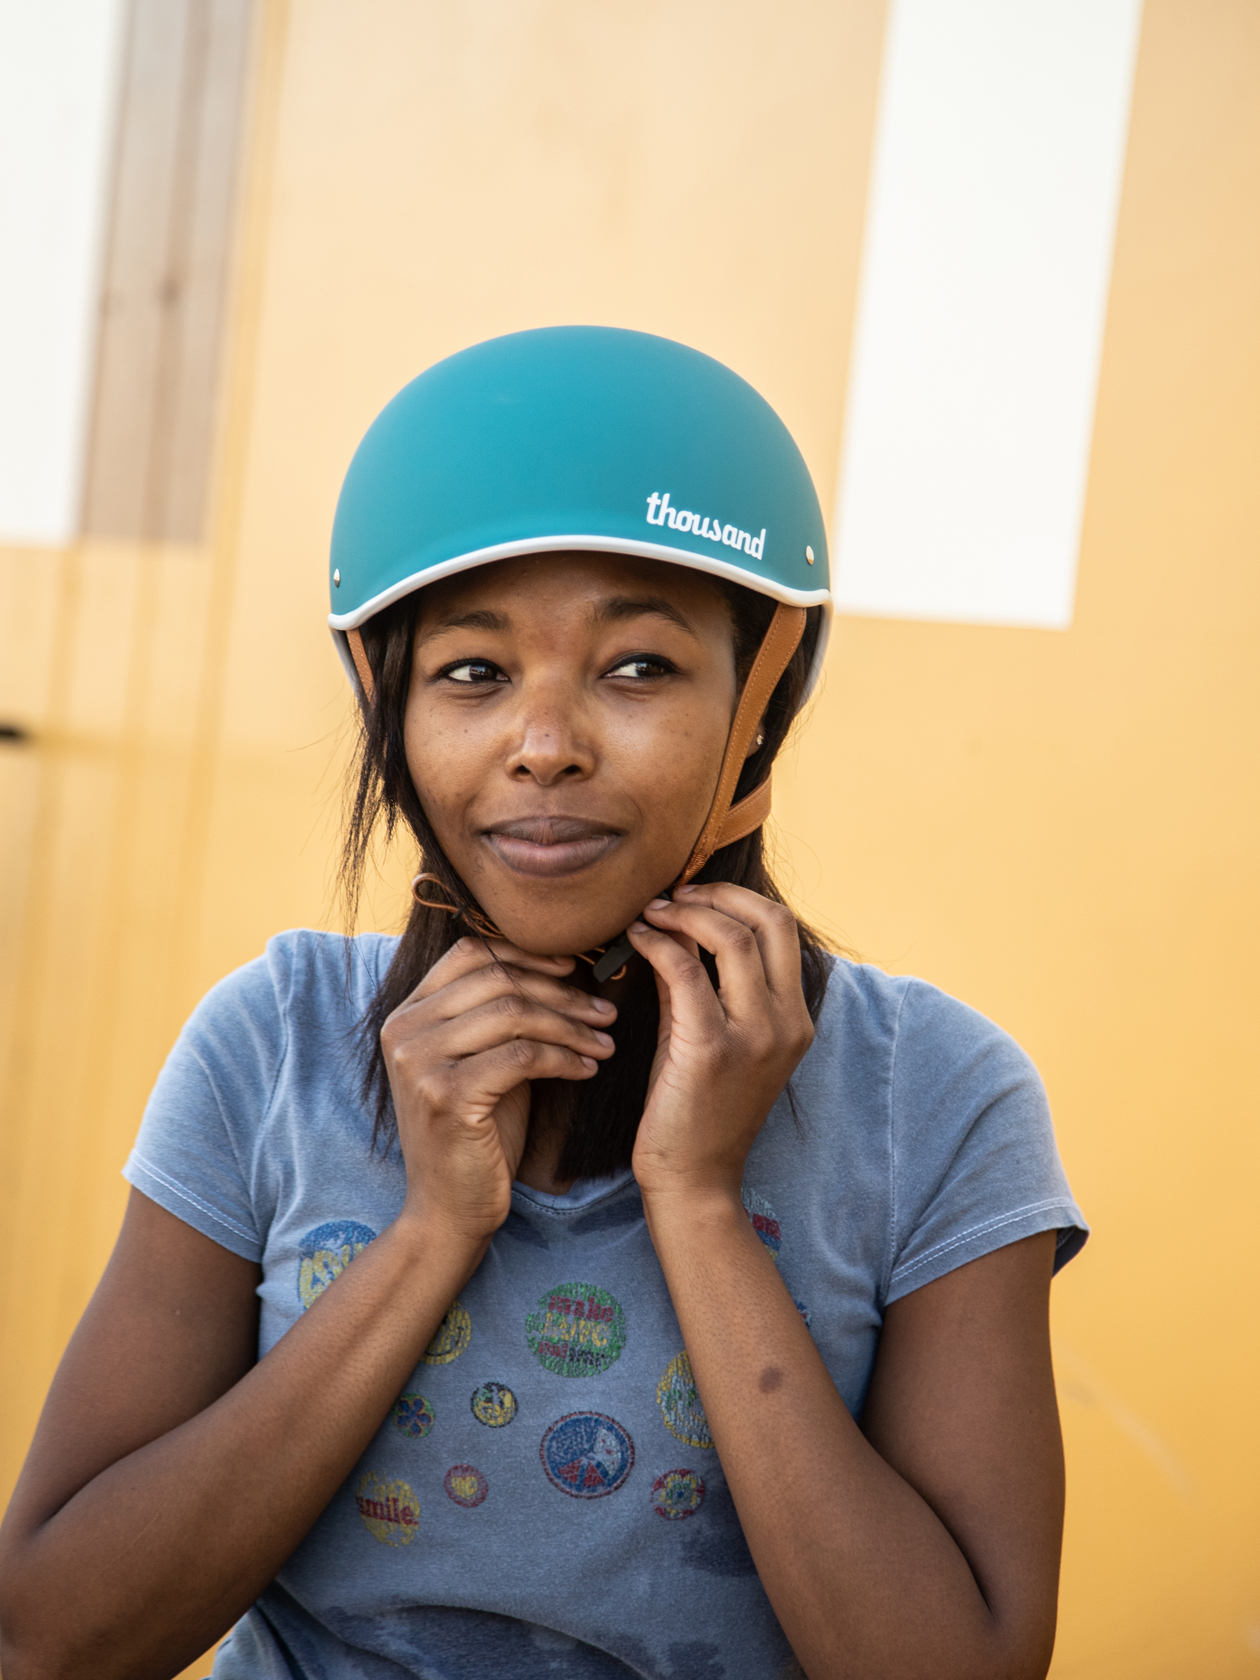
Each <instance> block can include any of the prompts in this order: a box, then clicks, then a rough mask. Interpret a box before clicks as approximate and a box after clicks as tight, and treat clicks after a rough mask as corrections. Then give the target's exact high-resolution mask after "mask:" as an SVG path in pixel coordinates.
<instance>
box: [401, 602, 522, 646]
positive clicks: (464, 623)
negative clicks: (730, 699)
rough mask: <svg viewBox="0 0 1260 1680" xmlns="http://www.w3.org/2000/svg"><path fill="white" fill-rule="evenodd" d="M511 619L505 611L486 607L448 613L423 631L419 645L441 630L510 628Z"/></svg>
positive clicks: (437, 634)
mask: <svg viewBox="0 0 1260 1680" xmlns="http://www.w3.org/2000/svg"><path fill="white" fill-rule="evenodd" d="M511 628H512V620H511V619H510V618H509V617H508V615H507V614H506V613H500V612H491V610H490V609H489V608H488V607H480V608H478V609H477V610H476V611H475V612H466V613H449V614H448V615H447V616H446V617H445V618H439V619H438V621H437V623H436V624H434V625H432V626H431V627H430V628H429V629H428V630H426V631H425V633H424V635H423V636H422V637H421V638H420V645H421V646H423V644H424V643H425V642H428V641H431V640H432V639H433V637H434V636H439V635H441V633H442V631H443V630H494V631H498V630H510V629H511Z"/></svg>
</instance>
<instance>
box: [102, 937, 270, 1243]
mask: <svg viewBox="0 0 1260 1680" xmlns="http://www.w3.org/2000/svg"><path fill="white" fill-rule="evenodd" d="M272 956H273V954H272V953H269V955H268V956H267V957H259V958H258V960H257V961H256V962H252V963H248V964H246V966H245V967H244V968H240V969H237V970H236V972H235V973H234V974H229V975H228V977H227V978H226V979H225V980H221V981H220V982H219V984H218V985H217V986H215V987H214V988H213V990H211V991H210V992H208V993H207V994H206V996H205V997H204V998H203V999H202V1000H201V1002H200V1003H199V1004H198V1005H197V1008H196V1009H195V1010H194V1011H193V1013H192V1015H191V1016H190V1017H189V1019H188V1022H187V1024H186V1025H185V1027H184V1030H183V1031H182V1032H181V1033H180V1035H179V1038H178V1039H177V1041H176V1043H175V1047H174V1049H173V1050H172V1051H171V1053H170V1055H169V1056H168V1057H167V1060H166V1065H165V1066H164V1067H163V1069H162V1071H161V1073H160V1074H159V1075H158V1079H157V1083H156V1085H155V1086H154V1088H153V1094H152V1096H151V1097H150V1098H149V1102H148V1106H147V1107H146V1109H145V1112H144V1118H143V1120H142V1121H141V1123H140V1132H139V1135H138V1137H137V1138H136V1146H135V1148H134V1149H133V1150H132V1152H131V1155H130V1156H129V1158H128V1160H127V1164H126V1166H125V1167H124V1168H123V1177H124V1178H125V1179H127V1181H128V1183H130V1184H133V1185H134V1186H135V1187H136V1189H137V1190H141V1191H143V1192H144V1194H145V1195H146V1196H148V1197H150V1198H151V1200H153V1201H155V1202H157V1203H158V1204H159V1206H161V1207H164V1208H165V1209H166V1210H167V1212H168V1213H173V1214H175V1216H176V1217H177V1218H179V1219H182V1220H184V1221H185V1223H186V1224H189V1225H192V1226H194V1227H195V1228H196V1229H197V1230H198V1231H200V1232H201V1233H202V1234H203V1235H204V1236H207V1237H210V1238H212V1239H213V1240H214V1241H215V1242H217V1243H219V1244H221V1245H222V1247H224V1248H228V1249H231V1251H232V1252H233V1253H234V1254H240V1255H242V1256H243V1257H244V1258H245V1259H247V1260H258V1259H260V1258H261V1257H262V1251H263V1239H264V1235H265V1233H263V1232H261V1231H260V1230H259V1228H258V1223H257V1220H256V1217H255V1210H254V1198H253V1195H252V1188H253V1186H252V1178H253V1166H254V1157H255V1154H256V1139H257V1137H258V1133H259V1129H260V1126H261V1122H262V1120H263V1117H264V1116H265V1114H266V1112H267V1108H268V1106H269V1104H270V1101H271V1096H272V1093H273V1091H274V1090H275V1086H276V1080H277V1078H278V1076H279V1073H280V1069H281V1066H282V1063H283V1060H284V1055H285V1048H286V1031H285V1018H284V1011H283V1008H282V1003H281V999H280V997H279V996H278V993H277V979H278V976H277V974H276V973H275V972H274V962H273V960H272Z"/></svg>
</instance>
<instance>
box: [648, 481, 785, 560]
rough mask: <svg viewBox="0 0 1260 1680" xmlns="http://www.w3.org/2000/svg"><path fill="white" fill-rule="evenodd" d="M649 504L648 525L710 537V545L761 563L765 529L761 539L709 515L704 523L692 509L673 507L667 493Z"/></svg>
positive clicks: (655, 495)
mask: <svg viewBox="0 0 1260 1680" xmlns="http://www.w3.org/2000/svg"><path fill="white" fill-rule="evenodd" d="M647 504H648V508H647V522H648V524H649V525H668V526H669V527H670V529H671V530H674V531H694V532H695V534H696V535H697V536H698V537H707V538H708V539H709V541H710V542H711V543H721V544H723V545H724V546H725V547H726V548H738V549H739V550H740V551H741V552H742V553H744V554H747V555H750V556H751V557H752V559H754V560H760V559H761V557H762V555H763V554H764V553H765V551H766V530H765V526H764V525H763V526H762V528H761V535H760V536H759V537H754V536H752V535H751V534H750V533H749V532H748V531H741V530H739V529H738V528H737V527H736V526H734V525H723V523H722V521H721V520H720V519H710V518H709V517H708V515H707V514H706V515H705V517H704V518H703V519H702V518H701V517H700V515H699V514H698V513H692V512H691V510H690V509H689V508H676V507H671V506H670V502H669V491H668V490H667V491H666V492H665V494H664V495H663V496H662V495H661V493H660V491H659V490H653V492H652V494H651V495H650V496H649V497H648V499H647Z"/></svg>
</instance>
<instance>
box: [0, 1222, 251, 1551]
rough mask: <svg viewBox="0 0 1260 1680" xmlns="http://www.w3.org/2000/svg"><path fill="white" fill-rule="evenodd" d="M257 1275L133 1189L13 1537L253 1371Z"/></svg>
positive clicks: (21, 1500) (35, 1448)
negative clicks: (111, 1466) (113, 1465)
mask: <svg viewBox="0 0 1260 1680" xmlns="http://www.w3.org/2000/svg"><path fill="white" fill-rule="evenodd" d="M260 1275H261V1274H260V1270H259V1267H258V1266H257V1265H256V1264H255V1263H254V1262H253V1261H250V1260H244V1259H242V1258H241V1256H240V1255H237V1254H233V1253H231V1252H230V1251H229V1250H228V1249H226V1248H222V1247H220V1246H219V1244H218V1243H215V1242H212V1241H211V1240H210V1238H209V1237H205V1236H202V1234H201V1233H200V1232H199V1231H196V1230H194V1229H193V1227H192V1226H191V1225H186V1224H185V1223H184V1222H183V1221H182V1220H180V1219H177V1218H176V1217H175V1216H174V1214H171V1213H167V1212H166V1210H165V1209H164V1208H161V1207H159V1206H158V1205H157V1203H156V1202H153V1201H150V1200H149V1198H148V1197H147V1196H145V1195H143V1194H141V1192H140V1191H138V1190H134V1189H133V1190H132V1192H131V1197H130V1200H129V1202H128V1204H127V1213H126V1217H125V1219H124V1221H123V1227H122V1231H121V1233H120V1235H119V1238H118V1242H117V1244H116V1246H115V1248H114V1252H113V1255H112V1256H111V1258H110V1261H109V1264H108V1266H107V1267H106V1269H105V1274H104V1276H103V1277H102V1278H101V1281H100V1283H99V1284H98V1286H97V1288H96V1291H95V1293H94V1294H93V1296H92V1299H91V1301H90V1302H89V1303H88V1307H87V1311H86V1312H85V1313H84V1315H83V1317H82V1319H81V1320H80V1322H79V1326H78V1328H77V1329H76V1331H75V1333H74V1335H73V1337H72V1338H71V1341H70V1345H69V1347H68V1348H67V1349H66V1352H65V1354H64V1356H63V1358H62V1360H61V1364H60V1365H59V1366H58V1369H57V1374H56V1376H55V1377H54V1379H53V1384H52V1387H51V1389H50V1390H49V1393H48V1398H47V1400H46V1401H45V1403H44V1409H43V1413H42V1415H41V1417H40V1420H39V1427H38V1428H37V1430H36V1432H35V1439H34V1442H33V1444H32V1446H31V1450H30V1453H29V1455H28V1457H27V1461H26V1465H25V1467H24V1469H23V1471H22V1475H21V1479H20V1480H19V1482H18V1486H17V1489H16V1491H15V1493H14V1496H13V1500H12V1503H11V1505H10V1507H9V1515H8V1517H7V1519H6V1525H5V1526H6V1529H8V1532H9V1533H10V1534H11V1535H12V1534H14V1532H15V1530H16V1531H17V1534H18V1535H20V1534H22V1533H29V1532H31V1531H32V1530H34V1529H35V1528H37V1527H39V1525H40V1524H41V1523H44V1522H46V1521H47V1520H48V1519H49V1518H50V1517H51V1516H53V1515H55V1513H56V1512H57V1511H59V1510H60V1509H61V1507H62V1506H63V1505H64V1504H65V1503H66V1502H67V1501H68V1500H69V1499H72V1498H73V1497H74V1495H75V1494H76V1493H77V1492H78V1491H79V1489H80V1488H82V1487H85V1486H86V1485H87V1483H88V1482H90V1481H91V1480H92V1479H93V1477H95V1476H98V1475H99V1474H100V1473H101V1471H103V1470H105V1469H107V1468H108V1467H109V1466H110V1465H111V1464H115V1463H117V1462H118V1460H119V1459H121V1458H125V1457H126V1456H127V1455H128V1454H129V1453H132V1452H135V1451H136V1450H137V1449H138V1448H140V1447H143V1446H146V1445H147V1444H148V1443H149V1442H150V1441H153V1440H156V1438H157V1437H158V1436H159V1435H164V1434H166V1433H167V1432H168V1431H169V1430H171V1429H175V1428H176V1427H178V1425H180V1424H181V1423H185V1422H187V1420H188V1419H189V1418H191V1417H193V1416H195V1415H196V1414H197V1413H198V1412H201V1411H204V1410H205V1409H206V1407H207V1406H210V1405H212V1404H213V1402H214V1401H215V1400H217V1399H218V1398H219V1396H220V1395H222V1394H224V1393H225V1392H226V1391H227V1390H228V1389H229V1388H231V1387H232V1386H233V1384H234V1383H236V1382H238V1381H239V1380H240V1379H241V1377H243V1376H244V1375H245V1373H246V1371H248V1370H249V1369H250V1367H251V1366H252V1365H253V1364H254V1363H255V1361H256V1359H257V1347H258V1299H257V1296H256V1294H255V1290H256V1287H257V1284H258V1281H259V1277H260Z"/></svg>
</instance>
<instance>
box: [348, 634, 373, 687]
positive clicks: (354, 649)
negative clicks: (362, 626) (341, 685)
mask: <svg viewBox="0 0 1260 1680" xmlns="http://www.w3.org/2000/svg"><path fill="white" fill-rule="evenodd" d="M346 641H347V642H348V643H349V644H350V657H351V659H353V660H354V668H355V670H356V671H357V672H358V673H359V681H360V683H361V684H362V685H363V695H364V698H365V699H366V700H367V701H368V702H369V704H370V703H371V699H372V690H373V687H374V684H373V682H372V667H371V666H370V665H369V664H368V656H367V649H366V648H365V647H364V645H363V637H362V636H360V634H359V632H358V631H357V630H347V631H346Z"/></svg>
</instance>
